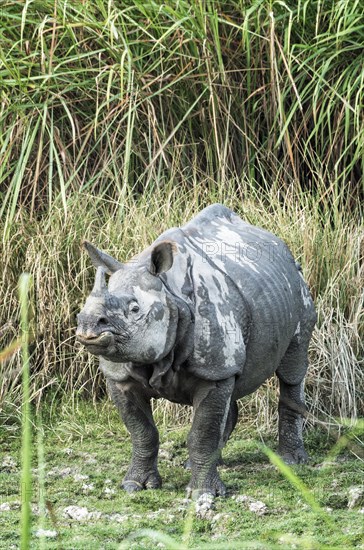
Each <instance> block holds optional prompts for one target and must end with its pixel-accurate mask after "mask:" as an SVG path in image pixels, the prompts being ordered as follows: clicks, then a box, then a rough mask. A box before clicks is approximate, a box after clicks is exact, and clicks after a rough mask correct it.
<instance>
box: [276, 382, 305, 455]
mask: <svg viewBox="0 0 364 550" xmlns="http://www.w3.org/2000/svg"><path fill="white" fill-rule="evenodd" d="M279 383H280V397H279V447H278V452H279V454H280V456H281V457H282V459H283V460H284V462H285V463H286V464H303V463H305V462H308V455H307V453H306V451H305V448H304V445H303V439H302V423H303V415H304V413H305V410H306V407H305V401H304V395H303V381H302V382H301V383H300V384H295V385H289V384H286V383H285V382H284V381H283V380H280V381H279Z"/></svg>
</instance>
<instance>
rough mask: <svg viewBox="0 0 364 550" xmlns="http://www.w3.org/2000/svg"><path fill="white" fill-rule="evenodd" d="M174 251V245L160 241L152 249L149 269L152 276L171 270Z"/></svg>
mask: <svg viewBox="0 0 364 550" xmlns="http://www.w3.org/2000/svg"><path fill="white" fill-rule="evenodd" d="M175 251H176V245H175V244H174V243H173V242H171V241H162V242H161V243H159V244H157V245H156V246H155V247H154V248H153V250H152V255H151V257H150V268H149V271H150V272H151V273H152V275H158V274H159V273H164V271H168V270H169V269H171V267H172V265H173V253H174V252H175Z"/></svg>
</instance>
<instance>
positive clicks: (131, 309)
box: [130, 304, 140, 313]
mask: <svg viewBox="0 0 364 550" xmlns="http://www.w3.org/2000/svg"><path fill="white" fill-rule="evenodd" d="M139 309H140V308H139V306H138V304H133V305H132V306H131V307H130V311H131V312H132V313H138V311H139Z"/></svg>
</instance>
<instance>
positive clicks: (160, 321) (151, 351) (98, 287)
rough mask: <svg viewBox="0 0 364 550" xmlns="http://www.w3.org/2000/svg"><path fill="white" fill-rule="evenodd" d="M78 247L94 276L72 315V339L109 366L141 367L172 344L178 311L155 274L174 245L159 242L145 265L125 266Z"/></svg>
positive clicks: (164, 267) (167, 260) (164, 265)
mask: <svg viewBox="0 0 364 550" xmlns="http://www.w3.org/2000/svg"><path fill="white" fill-rule="evenodd" d="M84 246H85V248H86V250H87V252H88V254H89V256H90V257H91V260H92V262H93V264H94V265H95V267H97V272H96V278H95V284H94V287H93V290H92V292H91V294H90V295H89V297H88V298H87V300H86V303H85V305H84V307H83V308H82V310H81V312H80V313H79V315H78V317H77V320H78V327H77V332H76V336H77V339H78V341H79V342H81V343H82V344H84V345H85V346H86V348H87V349H88V351H89V352H90V353H92V354H94V355H100V356H103V357H105V358H107V359H108V360H111V361H115V362H128V361H131V362H133V363H141V364H147V363H153V362H155V361H158V360H159V359H161V358H162V357H164V356H165V355H166V354H168V353H169V352H170V350H171V349H172V346H173V343H174V341H175V336H176V330H177V324H178V309H177V307H176V305H175V304H174V302H173V301H172V300H171V298H170V296H169V293H168V292H167V290H166V288H165V286H164V284H163V283H162V281H161V280H160V278H159V277H158V275H159V274H160V273H162V272H164V271H168V269H170V267H171V266H172V264H173V251H174V244H173V243H171V242H168V241H163V242H161V243H159V244H157V245H155V246H154V248H153V249H152V250H151V253H150V256H149V257H148V259H147V260H146V261H144V262H142V263H141V262H130V263H128V264H122V263H120V262H118V261H117V260H115V259H114V258H112V257H111V256H109V255H107V254H105V253H104V252H101V251H100V250H98V249H97V248H96V247H94V246H93V245H91V244H90V243H84ZM106 274H108V275H110V279H109V284H108V285H107V283H106V279H105V275H106Z"/></svg>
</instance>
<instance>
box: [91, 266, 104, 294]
mask: <svg viewBox="0 0 364 550" xmlns="http://www.w3.org/2000/svg"><path fill="white" fill-rule="evenodd" d="M91 294H92V295H93V296H104V295H105V294H107V284H106V279H105V269H104V268H103V267H101V266H100V267H98V268H97V270H96V277H95V284H94V287H93V289H92V292H91Z"/></svg>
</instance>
